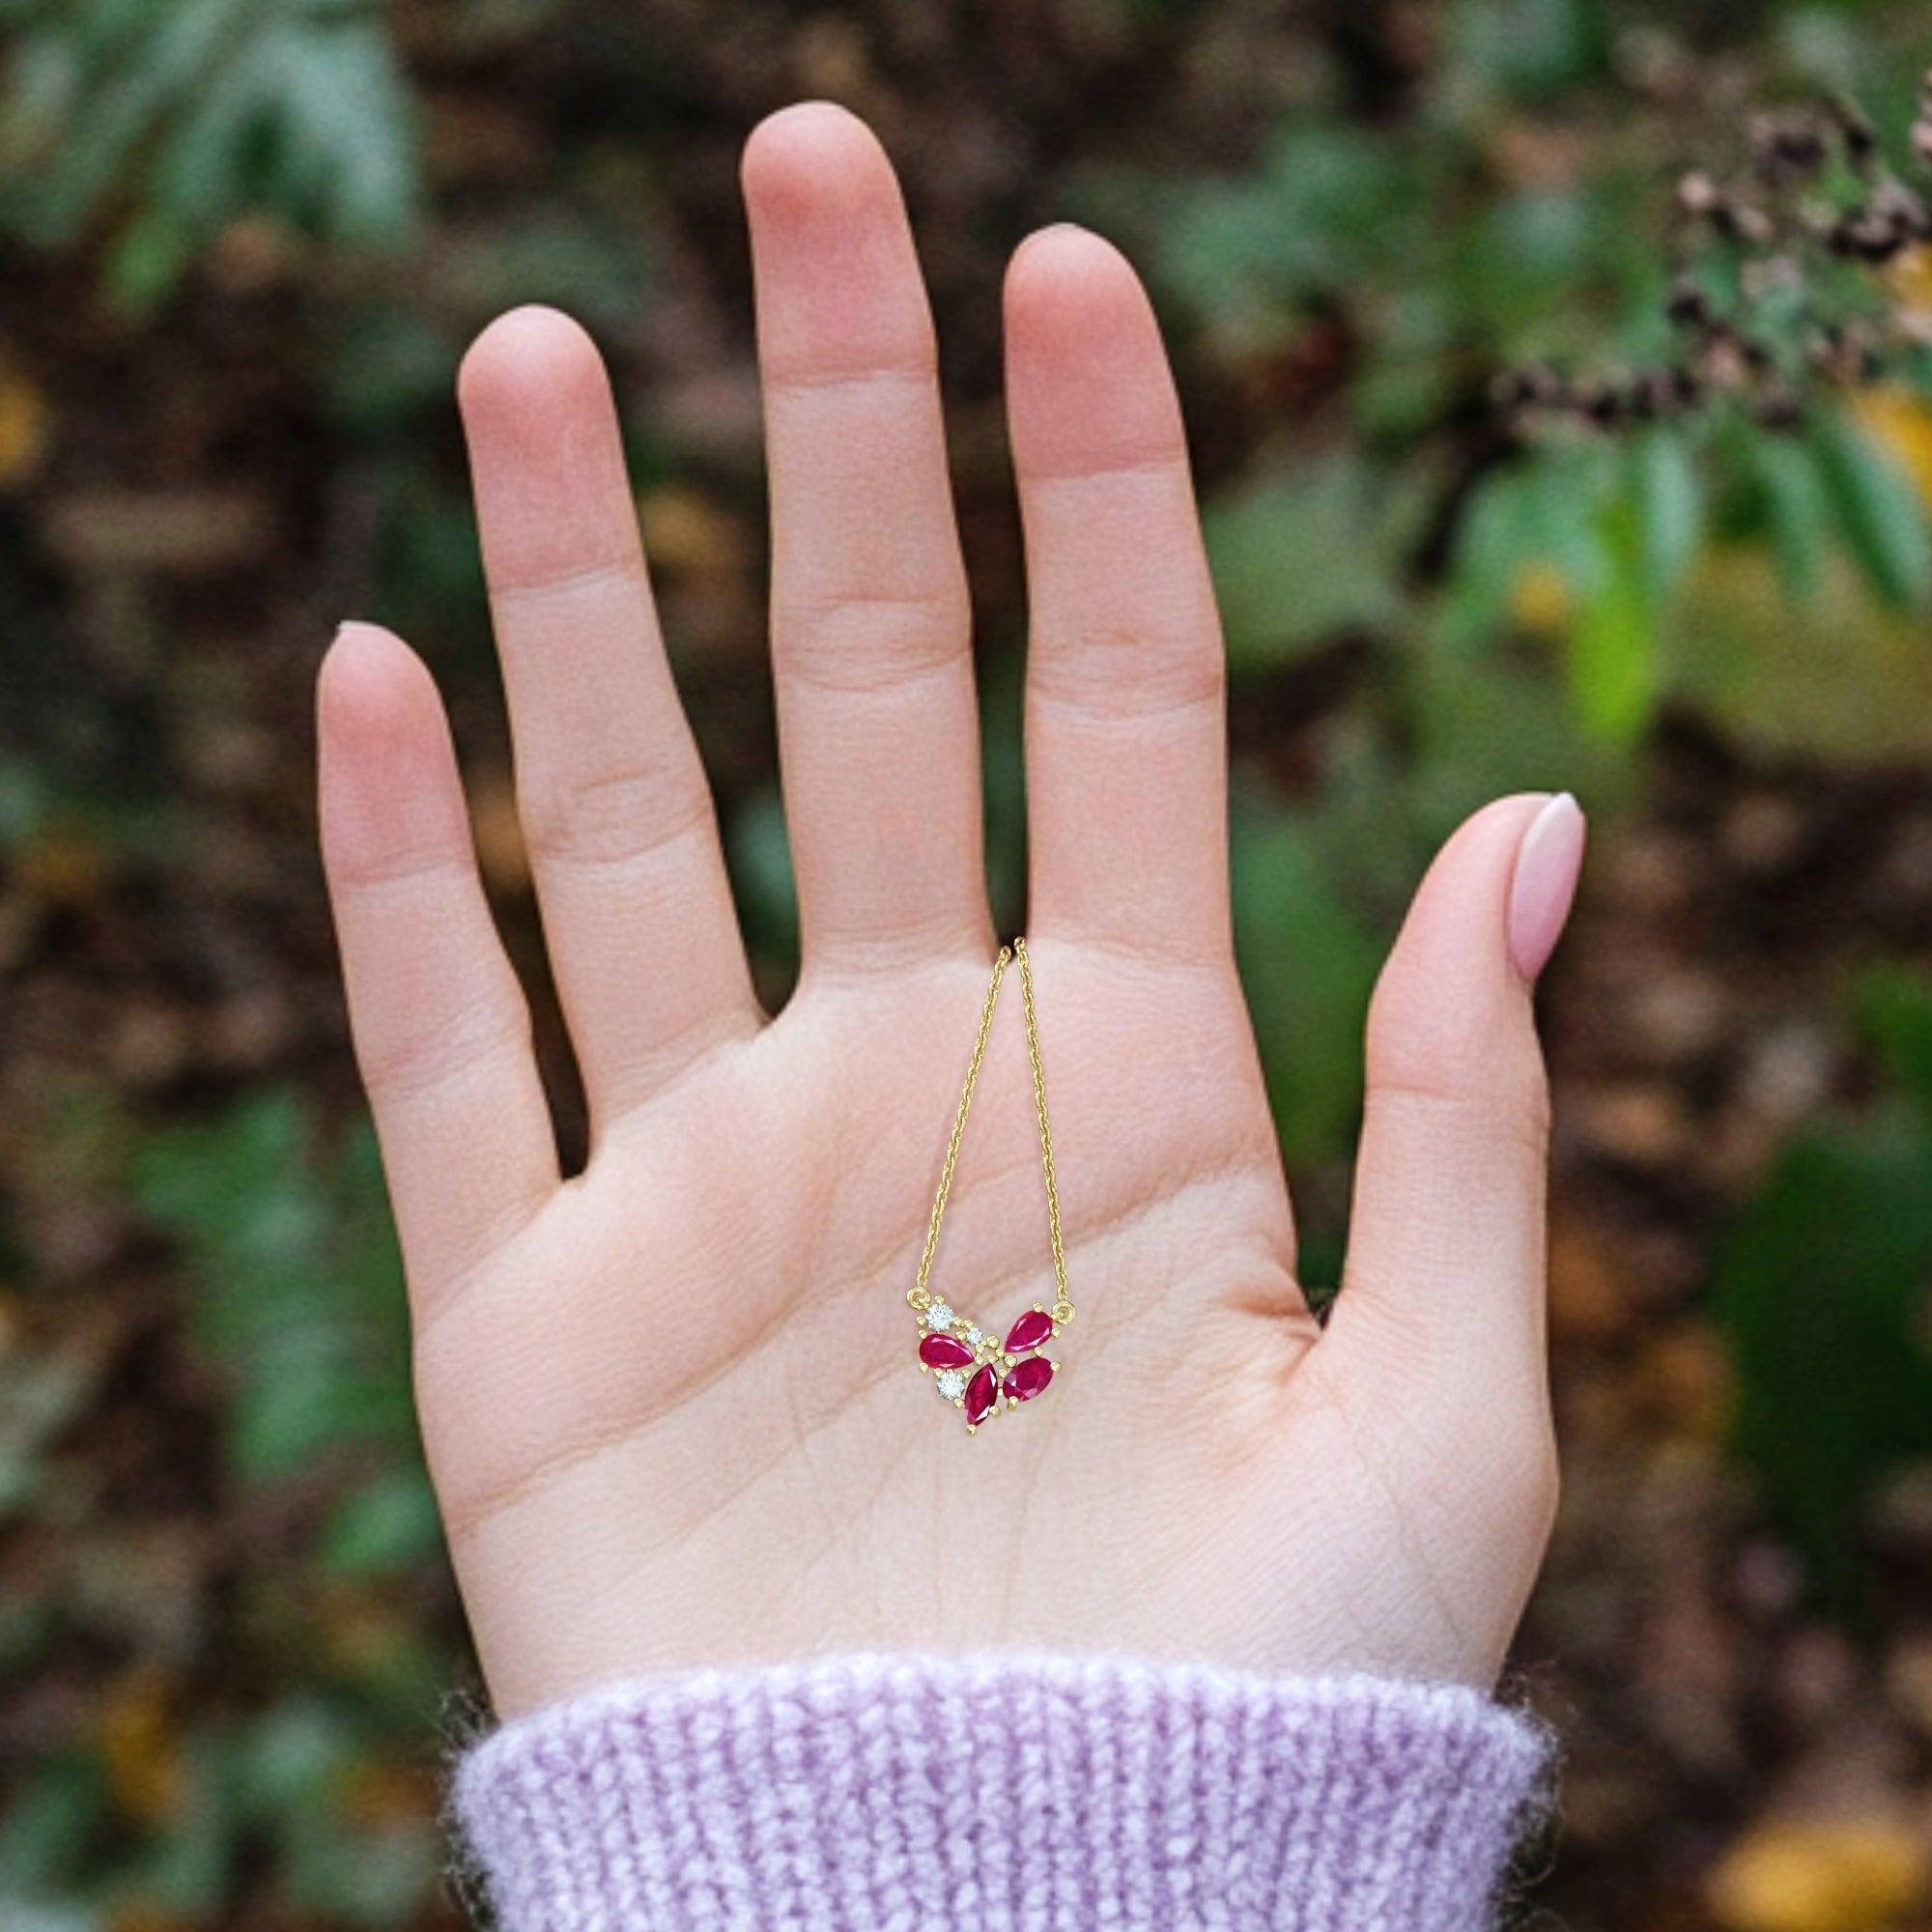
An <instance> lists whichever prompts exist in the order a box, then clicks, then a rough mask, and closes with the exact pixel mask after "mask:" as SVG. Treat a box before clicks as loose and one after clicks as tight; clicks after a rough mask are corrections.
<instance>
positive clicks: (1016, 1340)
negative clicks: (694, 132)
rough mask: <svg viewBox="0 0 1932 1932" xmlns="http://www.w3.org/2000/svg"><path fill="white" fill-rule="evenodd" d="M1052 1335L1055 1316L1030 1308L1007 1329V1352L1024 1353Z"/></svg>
mask: <svg viewBox="0 0 1932 1932" xmlns="http://www.w3.org/2000/svg"><path fill="white" fill-rule="evenodd" d="M1052 1335H1053V1317H1052V1316H1051V1315H1049V1314H1047V1313H1046V1311H1045V1310H1044V1309H1041V1308H1029V1309H1028V1310H1027V1312H1026V1313H1025V1314H1024V1315H1022V1316H1021V1317H1020V1319H1019V1320H1018V1321H1015V1322H1014V1323H1013V1325H1012V1327H1011V1328H1009V1330H1008V1331H1007V1353H1008V1354H1009V1355H1021V1354H1024V1353H1025V1352H1026V1351H1027V1350H1029V1349H1037V1348H1038V1347H1039V1345H1040V1344H1041V1343H1042V1342H1045V1341H1048V1340H1050V1339H1051V1338H1052ZM1042 1386H1044V1384H1042Z"/></svg>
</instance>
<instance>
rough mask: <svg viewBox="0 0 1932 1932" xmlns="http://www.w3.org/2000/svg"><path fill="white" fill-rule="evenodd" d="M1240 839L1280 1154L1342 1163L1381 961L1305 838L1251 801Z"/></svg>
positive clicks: (1238, 901)
mask: <svg viewBox="0 0 1932 1932" xmlns="http://www.w3.org/2000/svg"><path fill="white" fill-rule="evenodd" d="M1233 831H1234V838H1233V878H1234V891H1235V937H1236V956H1237V958H1238V959H1239V962H1240V970H1241V978H1242V981H1243V983H1244V985H1245V987H1246V989H1247V995H1248V1009H1249V1012H1250V1013H1251V1015H1252V1017H1253V1020H1254V1025H1255V1033H1256V1037H1257V1040H1258V1042H1259V1044H1260V1047H1261V1054H1262V1064H1263V1067H1264V1072H1265V1075H1266V1079H1267V1091H1268V1098H1269V1102H1270V1104H1271V1106H1272V1108H1273V1112H1274V1118H1275V1124H1276V1127H1277V1130H1278V1132H1279V1134H1280V1137H1281V1144H1282V1151H1283V1152H1284V1153H1285V1154H1286V1155H1287V1157H1288V1158H1289V1159H1290V1160H1305V1161H1314V1160H1325V1159H1333V1158H1336V1157H1338V1156H1340V1155H1343V1154H1345V1153H1346V1152H1347V1151H1348V1150H1349V1148H1350V1146H1351V1144H1352V1141H1353V1137H1354V1129H1355V1124H1356V1122H1357V1120H1358V1119H1359V1116H1360V1112H1361V1104H1362V1028H1363V1024H1364V1022H1365V1020H1366V1018H1367V1016H1368V1008H1369V995H1370V993H1371V992H1372V990H1373V989H1374V986H1375V980H1376V973H1377V971H1378V967H1379V965H1380V952H1381V949H1380V948H1379V946H1378V944H1377V943H1376V941H1375V939H1374V938H1373V937H1372V935H1371V934H1370V933H1369V931H1368V930H1367V928H1366V927H1365V925H1364V924H1363V923H1362V922H1361V920H1360V919H1359V918H1358V917H1357V916H1356V915H1355V913H1354V912H1353V911H1352V910H1351V909H1350V906H1349V905H1348V904H1347V903H1346V902H1345V901H1344V899H1343V898H1342V895H1341V894H1340V893H1339V892H1338V891H1337V889H1336V886H1335V883H1334V880H1333V879H1332V878H1331V877H1330V875H1329V873H1328V871H1327V869H1326V868H1325V867H1323V865H1322V864H1321V858H1320V856H1319V853H1318V851H1317V848H1316V846H1315V844H1314V841H1313V840H1312V839H1311V838H1310V836H1309V834H1308V832H1307V831H1306V829H1305V828H1304V827H1303V826H1301V825H1300V824H1299V823H1297V822H1296V821H1295V820H1293V819H1291V818H1288V817H1286V816H1284V815H1282V814H1281V813H1280V812H1279V811H1277V810H1273V809H1271V808H1269V807H1265V806H1261V805H1257V804H1255V803H1253V802H1252V801H1248V802H1245V803H1243V804H1242V805H1241V806H1240V807H1239V809H1237V810H1236V813H1235V816H1234V826H1233Z"/></svg>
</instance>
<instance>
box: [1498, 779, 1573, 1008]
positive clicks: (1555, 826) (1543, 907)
mask: <svg viewBox="0 0 1932 1932" xmlns="http://www.w3.org/2000/svg"><path fill="white" fill-rule="evenodd" d="M1586 831H1587V827H1586V825H1585V823H1584V819H1583V809H1582V807H1581V806H1579V805H1578V804H1577V801H1576V800H1575V799H1574V798H1572V797H1571V796H1570V794H1569V793H1568V792H1567V791H1563V792H1558V793H1557V794H1556V796H1555V797H1554V798H1552V799H1551V800H1550V801H1549V803H1548V805H1546V806H1545V807H1544V808H1543V810H1541V811H1539V812H1538V813H1537V814H1536V816H1535V817H1534V818H1533V819H1531V820H1530V825H1529V830H1528V831H1527V832H1525V833H1524V834H1523V835H1522V843H1521V844H1520V846H1518V848H1517V855H1516V877H1515V878H1514V879H1513V880H1512V881H1511V883H1510V901H1509V951H1510V958H1511V959H1512V960H1513V961H1514V962H1515V964H1516V970H1517V971H1518V972H1519V973H1520V974H1521V975H1522V977H1523V978H1524V979H1525V980H1534V979H1535V978H1536V976H1537V975H1538V974H1539V973H1541V972H1542V971H1543V969H1544V967H1545V965H1547V964H1548V959H1549V955H1550V954H1551V953H1552V952H1555V950H1556V942H1557V941H1558V940H1559V939H1560V938H1562V936H1563V924H1564V922H1565V921H1566V920H1567V919H1568V918H1569V917H1570V902H1571V901H1572V900H1573V899H1574V898H1575V897H1576V896H1577V874H1578V873H1579V872H1580V871H1581V870H1582V868H1583V840H1584V837H1585V834H1586Z"/></svg>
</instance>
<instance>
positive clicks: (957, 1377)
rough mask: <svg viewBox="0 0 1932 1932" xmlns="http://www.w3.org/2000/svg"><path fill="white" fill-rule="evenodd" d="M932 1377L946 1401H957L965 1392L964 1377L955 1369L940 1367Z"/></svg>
mask: <svg viewBox="0 0 1932 1932" xmlns="http://www.w3.org/2000/svg"><path fill="white" fill-rule="evenodd" d="M934 1379H935V1380H936V1381H937V1382H938V1384H939V1392H940V1394H941V1395H943V1396H944V1397H945V1398H946V1400H947V1401H948V1402H957V1401H958V1399H959V1398H960V1397H961V1396H962V1395H964V1394H965V1393H966V1378H965V1377H964V1376H962V1375H961V1374H960V1373H959V1371H958V1370H957V1369H942V1370H941V1371H940V1372H939V1374H938V1376H937V1377H935V1378H934Z"/></svg>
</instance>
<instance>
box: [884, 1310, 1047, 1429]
mask: <svg viewBox="0 0 1932 1932" xmlns="http://www.w3.org/2000/svg"><path fill="white" fill-rule="evenodd" d="M1062 1305H1063V1306H1064V1305H1065V1304H1062ZM1068 1312H1069V1313H1070V1312H1071V1311H1070V1309H1069V1310H1068ZM1060 1328H1061V1324H1060V1323H1058V1322H1056V1321H1054V1319H1053V1316H1052V1314H1051V1313H1050V1312H1049V1311H1048V1310H1046V1309H1044V1308H1042V1307H1040V1305H1039V1304H1038V1303H1037V1302H1036V1303H1035V1304H1034V1305H1033V1307H1032V1308H1030V1309H1028V1310H1027V1312H1026V1313H1025V1314H1024V1315H1022V1316H1021V1317H1020V1319H1019V1320H1018V1321H1015V1322H1014V1323H1013V1325H1012V1326H1011V1327H1010V1328H1009V1329H1008V1330H1007V1338H1006V1340H1005V1342H1001V1341H1000V1340H999V1339H998V1338H997V1336H995V1335H994V1334H992V1333H990V1332H989V1331H987V1330H986V1329H983V1328H981V1327H980V1324H979V1323H978V1322H977V1321H969V1320H968V1319H967V1317H965V1316H963V1315H955V1314H954V1313H953V1312H952V1309H951V1308H949V1307H948V1306H947V1305H946V1303H945V1302H943V1301H934V1302H930V1303H928V1304H927V1305H926V1306H925V1307H924V1308H922V1309H921V1310H920V1311H919V1333H920V1342H919V1368H920V1373H921V1374H922V1375H929V1376H931V1377H932V1378H933V1386H934V1387H935V1388H937V1389H938V1391H939V1393H940V1395H941V1396H942V1397H943V1398H944V1400H946V1401H947V1402H950V1403H951V1404H952V1406H953V1407H954V1408H957V1409H961V1410H963V1411H964V1413H965V1416H966V1434H967V1435H977V1434H978V1433H979V1429H980V1424H981V1423H983V1422H989V1421H991V1420H992V1418H993V1417H994V1416H996V1415H997V1414H999V1412H1000V1410H1001V1409H1002V1408H1017V1407H1018V1406H1020V1404H1021V1403H1023V1402H1031V1401H1032V1400H1033V1399H1034V1397H1035V1396H1037V1395H1038V1394H1039V1393H1040V1392H1041V1390H1043V1389H1044V1388H1045V1387H1046V1385H1047V1383H1048V1382H1050V1381H1051V1380H1052V1379H1053V1378H1054V1377H1055V1376H1056V1375H1057V1374H1058V1373H1059V1371H1060V1364H1059V1363H1058V1362H1054V1361H1049V1360H1048V1359H1047V1358H1046V1356H1044V1355H1043V1354H1041V1353H1040V1352H1039V1351H1040V1350H1042V1349H1043V1348H1045V1346H1046V1345H1047V1343H1049V1342H1050V1341H1052V1340H1053V1338H1054V1337H1055V1336H1056V1335H1057V1334H1059V1333H1060Z"/></svg>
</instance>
